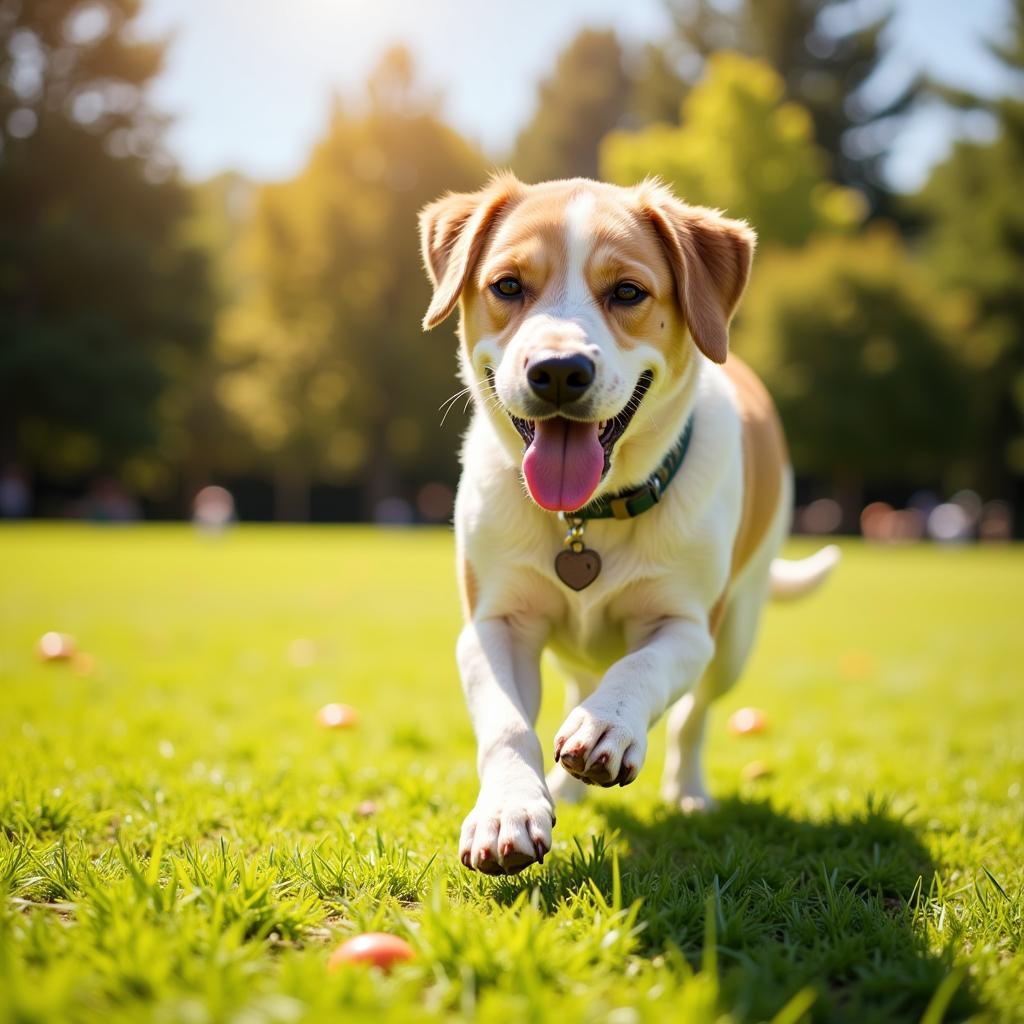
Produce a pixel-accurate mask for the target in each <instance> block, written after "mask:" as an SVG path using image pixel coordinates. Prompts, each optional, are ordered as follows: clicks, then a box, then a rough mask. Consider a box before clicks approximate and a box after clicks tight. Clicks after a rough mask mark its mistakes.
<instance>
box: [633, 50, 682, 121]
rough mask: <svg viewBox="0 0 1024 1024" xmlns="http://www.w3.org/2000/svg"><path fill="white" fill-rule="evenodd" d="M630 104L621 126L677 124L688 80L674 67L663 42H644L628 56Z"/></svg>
mask: <svg viewBox="0 0 1024 1024" xmlns="http://www.w3.org/2000/svg"><path fill="white" fill-rule="evenodd" d="M627 72H628V74H629V78H630V82H631V84H630V90H629V107H628V110H627V116H626V118H625V119H624V121H625V123H624V125H623V127H637V128H639V127H643V126H645V125H649V124H677V123H678V121H679V108H680V105H681V104H682V102H683V97H684V96H685V95H686V92H687V90H688V88H689V83H688V82H687V81H686V79H685V78H683V76H682V75H681V74H680V73H679V71H678V70H677V69H676V67H675V62H674V61H673V60H672V58H671V56H670V55H669V53H668V51H667V50H666V48H665V47H664V46H661V45H656V44H654V43H647V44H645V45H644V47H643V49H642V50H641V51H640V52H639V53H638V54H636V55H635V56H634V57H633V58H632V59H627Z"/></svg>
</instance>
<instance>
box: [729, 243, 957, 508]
mask: <svg viewBox="0 0 1024 1024" xmlns="http://www.w3.org/2000/svg"><path fill="white" fill-rule="evenodd" d="M962 316H963V310H962V307H961V305H960V304H959V303H957V302H955V301H943V299H942V298H940V297H939V296H938V295H937V294H936V292H935V291H934V289H933V288H932V287H931V285H930V283H929V281H928V279H927V277H926V276H925V275H924V274H923V272H922V270H921V268H920V267H918V266H916V265H915V264H914V262H913V261H912V259H911V258H910V256H909V255H908V253H907V251H906V249H905V247H904V246H903V245H902V243H901V242H900V240H899V237H898V236H897V235H896V234H895V233H894V232H893V231H892V230H890V229H886V228H883V227H881V226H879V227H877V228H875V229H873V230H870V231H868V232H867V233H865V234H863V235H861V236H860V237H858V238H855V239H850V238H842V237H831V238H829V237H818V238H816V239H814V240H813V241H811V242H810V243H809V244H808V245H807V246H806V247H805V248H804V249H803V250H800V251H789V250H784V249H775V250H773V251H770V252H766V253H764V254H763V255H762V257H761V258H760V259H759V260H758V264H757V267H756V272H755V273H754V275H753V277H752V279H751V285H750V288H749V289H748V292H747V296H746V297H745V299H744V301H743V306H742V313H741V316H740V319H739V321H738V323H737V326H736V328H735V329H734V331H733V344H734V345H735V347H736V349H737V351H738V352H739V353H740V354H741V355H743V356H744V358H746V359H748V360H749V361H750V363H751V364H752V365H753V366H754V368H755V369H756V370H758V372H759V373H761V374H762V375H763V377H764V379H765V381H766V383H767V384H768V387H769V390H770V391H771V393H772V395H773V397H774V398H775V400H776V402H777V403H778V406H779V411H780V413H781V415H782V418H783V421H784V422H785V425H786V433H787V437H788V439H789V443H790V446H791V449H792V456H793V464H794V467H795V469H796V471H797V473H801V474H808V475H812V476H816V477H819V478H822V477H824V478H826V479H827V478H831V479H833V480H835V481H836V482H837V483H838V484H839V485H840V487H841V488H843V489H848V488H849V486H850V485H851V484H853V485H854V486H855V487H859V486H860V485H861V484H862V483H864V482H874V483H892V482H901V483H902V482H911V483H919V484H934V483H935V482H937V481H942V480H943V479H946V480H947V481H952V480H953V479H954V478H955V474H956V473H957V472H958V471H959V468H958V464H957V460H958V458H961V457H962V456H964V455H965V453H966V452H967V451H969V445H970V442H971V440H972V438H971V437H970V430H969V427H967V426H966V425H967V423H968V422H969V416H968V412H969V405H968V402H969V397H968V394H967V383H966V380H965V373H964V367H963V364H962V362H961V359H960V352H959V349H958V348H957V335H958V327H959V324H960V323H961V320H962Z"/></svg>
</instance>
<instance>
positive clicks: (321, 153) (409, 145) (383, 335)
mask: <svg viewBox="0 0 1024 1024" xmlns="http://www.w3.org/2000/svg"><path fill="white" fill-rule="evenodd" d="M369 92H370V106H369V110H368V111H367V112H366V113H365V114H362V115H358V116H357V115H354V114H350V113H348V112H347V111H346V110H344V109H343V108H342V107H340V106H337V107H336V109H335V110H334V113H333V115H332V118H331V123H330V126H329V128H328V131H327V135H326V137H325V138H324V140H323V141H322V142H321V143H320V144H319V145H318V146H317V147H316V149H315V151H314V152H313V155H312V157H311V159H310V161H309V164H308V165H307V167H306V169H305V170H304V171H303V172H302V173H301V174H300V175H299V176H298V177H297V178H296V179H295V180H293V181H290V182H287V183H285V184H280V185H272V186H268V187H265V188H264V189H262V190H261V191H260V193H259V195H258V197H257V202H256V209H255V214H254V217H253V220H252V223H251V225H250V228H249V231H248V236H247V239H246V241H245V243H244V244H245V246H246V250H247V257H248V260H249V285H248V287H246V288H245V290H244V293H243V295H242V297H241V299H240V300H239V301H238V302H237V303H236V304H235V306H234V308H233V309H232V310H231V311H230V312H229V313H228V314H227V315H226V317H225V320H224V322H223V324H222V330H221V332H220V337H219V348H220V352H221V356H222V358H224V359H225V360H227V361H228V362H230V363H232V364H233V365H234V370H233V371H232V372H230V373H228V374H227V375H226V376H225V378H224V380H223V382H222V388H221V395H222V398H223V400H224V402H225V403H226V405H227V406H228V408H230V409H231V410H232V411H233V412H234V414H235V415H236V416H238V417H239V418H240V420H241V421H242V422H243V423H244V424H245V427H246V429H247V430H248V431H249V432H250V434H251V436H252V438H253V439H254V440H255V442H256V444H257V445H258V447H259V448H260V449H261V450H263V451H264V452H265V453H266V458H267V459H268V461H269V464H270V465H272V466H273V468H274V472H275V477H276V481H277V493H278V511H279V513H280V514H281V515H282V516H285V517H287V518H304V517H305V516H306V513H307V502H308V489H309V484H310V482H311V481H312V480H314V479H326V480H332V481H351V480H356V479H358V480H359V481H360V482H362V483H363V485H364V493H365V506H366V508H365V511H366V513H367V514H368V515H371V514H372V513H373V511H374V509H375V507H376V506H377V503H378V502H379V501H380V500H381V499H383V498H385V497H389V496H392V495H395V494H398V493H400V490H401V487H400V485H409V484H416V483H423V482H425V481H427V480H431V479H438V478H440V479H444V480H449V481H453V480H454V478H455V474H456V462H455V451H456V448H457V444H455V443H454V438H453V434H454V431H453V430H448V431H445V432H442V431H441V430H440V429H439V424H440V420H441V413H440V412H439V411H438V407H439V405H440V404H441V401H442V399H443V398H444V397H445V396H446V395H448V394H450V393H451V392H452V391H453V390H454V389H455V383H454V373H455V365H456V364H455V352H454V343H449V344H447V345H446V344H445V341H444V339H443V338H434V337H430V338H424V337H423V336H422V334H421V331H420V326H419V324H420V320H421V318H422V316H423V312H424V310H425V309H426V307H427V304H428V302H429V288H428V286H427V283H426V279H425V276H424V274H423V270H422V268H421V266H420V264H419V250H418V247H417V245H416V242H415V225H416V213H417V211H418V210H419V208H420V207H421V206H422V205H423V204H424V203H425V202H427V201H428V200H430V199H434V198H436V197H437V196H438V195H440V194H441V193H443V192H444V191H446V190H447V189H468V188H474V187H476V186H478V185H479V184H480V183H481V181H482V179H483V177H484V174H485V167H484V164H483V161H482V159H481V157H480V155H479V154H478V153H477V152H476V151H475V150H473V149H472V148H471V147H470V146H469V145H468V144H467V143H466V142H465V141H463V140H462V139H461V138H460V137H459V136H458V135H456V133H455V132H453V131H452V130H451V129H450V128H448V127H447V126H445V125H444V124H442V123H441V122H440V121H439V120H438V118H437V117H436V115H435V113H434V112H433V107H434V105H435V101H434V99H433V98H431V99H430V100H427V101H425V100H424V99H423V95H424V94H423V90H422V88H420V87H419V86H418V85H417V83H416V81H415V75H414V72H413V69H412V66H411V63H410V60H409V57H408V54H407V53H406V52H405V51H404V50H393V51H391V52H390V53H389V54H388V55H386V56H385V58H384V59H383V61H382V63H381V65H380V66H379V67H378V68H377V70H376V71H375V73H374V75H373V76H372V78H371V79H370V88H369Z"/></svg>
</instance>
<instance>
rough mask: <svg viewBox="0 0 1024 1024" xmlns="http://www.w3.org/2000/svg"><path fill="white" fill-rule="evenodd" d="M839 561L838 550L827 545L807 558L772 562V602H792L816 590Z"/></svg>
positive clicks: (780, 559) (831, 545) (777, 559)
mask: <svg viewBox="0 0 1024 1024" xmlns="http://www.w3.org/2000/svg"><path fill="white" fill-rule="evenodd" d="M838 561H839V548H838V547H836V545H835V544H828V545H826V546H825V547H823V548H821V550H820V551H815V552H814V554H813V555H811V556H810V557H808V558H800V559H797V560H795V561H794V560H791V559H788V558H776V559H773V560H772V567H771V572H770V579H771V594H772V600H774V601H792V600H793V599H794V598H797V597H803V596H804V594H809V593H810V592H811V591H812V590H816V589H817V588H818V587H819V586H820V585H821V584H822V583H824V581H825V578H826V577H827V576H828V574H829V573H830V572H831V571H832V569H833V567H834V566H835V564H836V563H837V562H838Z"/></svg>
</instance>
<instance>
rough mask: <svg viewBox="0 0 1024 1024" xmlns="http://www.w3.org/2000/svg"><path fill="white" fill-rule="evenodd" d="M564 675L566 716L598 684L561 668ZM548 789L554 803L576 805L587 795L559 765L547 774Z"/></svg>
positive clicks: (585, 785)
mask: <svg viewBox="0 0 1024 1024" xmlns="http://www.w3.org/2000/svg"><path fill="white" fill-rule="evenodd" d="M562 672H563V674H564V675H565V713H566V714H568V713H569V712H570V711H571V710H572V709H573V708H574V707H576V705H577V704H579V702H580V701H581V700H583V699H584V698H586V697H589V696H590V694H592V693H593V692H594V690H595V689H596V688H597V684H598V682H599V680H598V678H597V677H596V676H589V675H586V674H582V673H580V672H578V671H576V670H575V669H567V668H565V667H564V666H562ZM546 781H547V784H548V789H549V790H550V791H551V796H552V797H553V798H554V801H555V803H560V804H576V803H579V802H580V800H582V799H583V798H584V797H585V796H586V795H587V784H586V783H585V782H582V781H581V780H579V779H577V778H574V777H573V776H572V775H570V774H569V773H568V772H567V771H566V770H565V769H564V768H563V767H562V766H561V765H560V764H556V765H555V766H554V767H553V768H552V769H551V771H549V772H548V774H547V780H546Z"/></svg>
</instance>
